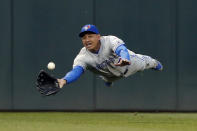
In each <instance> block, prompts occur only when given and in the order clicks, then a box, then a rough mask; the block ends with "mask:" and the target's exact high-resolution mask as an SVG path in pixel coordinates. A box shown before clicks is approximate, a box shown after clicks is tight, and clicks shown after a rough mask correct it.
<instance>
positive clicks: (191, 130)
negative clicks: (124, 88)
mask: <svg viewBox="0 0 197 131" xmlns="http://www.w3.org/2000/svg"><path fill="white" fill-rule="evenodd" d="M0 131H197V113H67V112H33V113H32V112H26V113H19V112H12V113H11V112H1V113H0Z"/></svg>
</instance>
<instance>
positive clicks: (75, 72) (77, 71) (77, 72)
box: [58, 66, 84, 88]
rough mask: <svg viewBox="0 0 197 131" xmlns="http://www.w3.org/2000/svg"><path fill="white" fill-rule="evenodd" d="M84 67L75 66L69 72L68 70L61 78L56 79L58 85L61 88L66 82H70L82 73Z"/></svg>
mask: <svg viewBox="0 0 197 131" xmlns="http://www.w3.org/2000/svg"><path fill="white" fill-rule="evenodd" d="M83 72H84V69H83V67H81V66H75V67H74V68H73V69H72V70H71V71H70V72H68V73H67V74H66V75H65V76H64V77H63V78H62V79H58V82H59V86H60V88H62V87H63V86H64V85H66V84H70V83H72V82H74V81H76V80H77V79H79V77H80V76H81V75H82V74H83Z"/></svg>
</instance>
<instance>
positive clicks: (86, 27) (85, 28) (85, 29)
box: [79, 24, 99, 37]
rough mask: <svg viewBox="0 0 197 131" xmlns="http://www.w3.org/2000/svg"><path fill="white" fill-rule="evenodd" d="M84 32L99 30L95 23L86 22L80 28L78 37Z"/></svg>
mask: <svg viewBox="0 0 197 131" xmlns="http://www.w3.org/2000/svg"><path fill="white" fill-rule="evenodd" d="M86 33H94V34H99V31H98V29H97V28H96V26H95V25H91V24H87V25H84V26H83V27H82V28H81V32H80V33H79V37H83V36H84V35H85V34H86Z"/></svg>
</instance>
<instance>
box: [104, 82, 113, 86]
mask: <svg viewBox="0 0 197 131" xmlns="http://www.w3.org/2000/svg"><path fill="white" fill-rule="evenodd" d="M105 85H106V86H107V87H112V86H113V82H105Z"/></svg>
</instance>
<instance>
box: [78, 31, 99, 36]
mask: <svg viewBox="0 0 197 131" xmlns="http://www.w3.org/2000/svg"><path fill="white" fill-rule="evenodd" d="M85 34H96V33H95V32H92V31H84V32H81V33H79V37H83V36H84V35H85Z"/></svg>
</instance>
